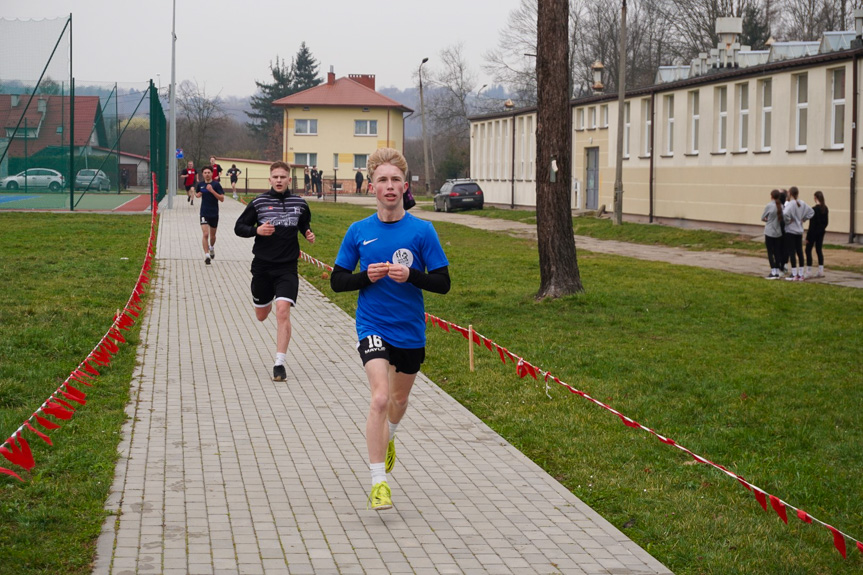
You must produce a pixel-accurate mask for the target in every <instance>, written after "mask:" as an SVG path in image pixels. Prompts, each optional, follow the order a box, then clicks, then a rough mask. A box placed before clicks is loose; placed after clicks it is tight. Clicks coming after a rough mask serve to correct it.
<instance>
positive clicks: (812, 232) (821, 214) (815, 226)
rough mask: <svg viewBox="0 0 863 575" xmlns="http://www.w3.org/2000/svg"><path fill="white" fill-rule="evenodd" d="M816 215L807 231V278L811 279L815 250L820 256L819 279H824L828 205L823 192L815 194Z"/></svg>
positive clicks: (814, 208) (814, 209) (817, 275)
mask: <svg viewBox="0 0 863 575" xmlns="http://www.w3.org/2000/svg"><path fill="white" fill-rule="evenodd" d="M813 211H814V212H815V215H813V216H812V219H811V220H809V229H808V230H807V231H806V277H811V276H810V275H809V274H810V272H809V268H811V267H812V248H813V247H814V248H815V253H817V254H818V273H817V274H815V277H817V278H823V277H824V252H823V251H822V250H821V247H822V246H823V245H824V234H825V233H826V231H827V223H828V217H827V216H828V214H829V212H830V210H828V209H827V204H826V203H825V202H824V194H822V193H821V190H818V191H817V192H815V206H814V207H813Z"/></svg>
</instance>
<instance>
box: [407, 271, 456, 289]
mask: <svg viewBox="0 0 863 575" xmlns="http://www.w3.org/2000/svg"><path fill="white" fill-rule="evenodd" d="M410 270H411V271H410V275H409V276H408V281H409V282H410V283H412V284H413V285H415V286H416V287H418V288H420V289H424V290H426V291H430V292H433V293H440V294H444V293H447V292H448V291H449V288H450V281H449V267H448V266H444V267H442V268H438V269H436V270H429V272H428V273H423V272H421V271H420V270H418V269H415V268H410Z"/></svg>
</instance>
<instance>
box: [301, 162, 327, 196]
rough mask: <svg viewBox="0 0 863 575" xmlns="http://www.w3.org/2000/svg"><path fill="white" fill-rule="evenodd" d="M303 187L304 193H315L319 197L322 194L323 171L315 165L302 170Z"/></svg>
mask: <svg viewBox="0 0 863 575" xmlns="http://www.w3.org/2000/svg"><path fill="white" fill-rule="evenodd" d="M303 188H304V189H305V191H306V194H310V193H311V194H315V195H316V196H318V197H319V198H320V197H322V196H323V195H324V171H323V170H319V169H318V168H317V166H312V168H311V169H309V168H306V169H305V170H303Z"/></svg>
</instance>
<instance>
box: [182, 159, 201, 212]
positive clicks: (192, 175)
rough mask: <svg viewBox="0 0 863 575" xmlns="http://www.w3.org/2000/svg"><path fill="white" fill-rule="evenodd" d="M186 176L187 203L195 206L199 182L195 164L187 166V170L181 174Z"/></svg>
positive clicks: (184, 183) (184, 182)
mask: <svg viewBox="0 0 863 575" xmlns="http://www.w3.org/2000/svg"><path fill="white" fill-rule="evenodd" d="M180 175H181V176H184V178H185V179H184V180H183V185H184V186H186V196H187V197H186V202H188V203H190V204H192V205H193V206H194V205H195V184H196V183H197V182H198V172H196V171H195V162H191V161H190V162H189V163H188V164H186V169H185V170H183V171H182V172H180Z"/></svg>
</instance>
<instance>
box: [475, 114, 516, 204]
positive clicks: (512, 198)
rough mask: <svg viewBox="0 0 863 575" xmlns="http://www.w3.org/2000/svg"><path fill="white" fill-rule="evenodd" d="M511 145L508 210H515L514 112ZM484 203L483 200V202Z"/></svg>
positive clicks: (513, 115)
mask: <svg viewBox="0 0 863 575" xmlns="http://www.w3.org/2000/svg"><path fill="white" fill-rule="evenodd" d="M511 119H512V145H511V146H510V148H511V149H510V152H511V153H512V159H511V160H510V173H511V174H512V175H511V177H510V179H509V181H510V185H511V187H512V189H511V190H510V200H509V207H510V209H515V112H513V114H512V118H511ZM483 201H485V200H483Z"/></svg>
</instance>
